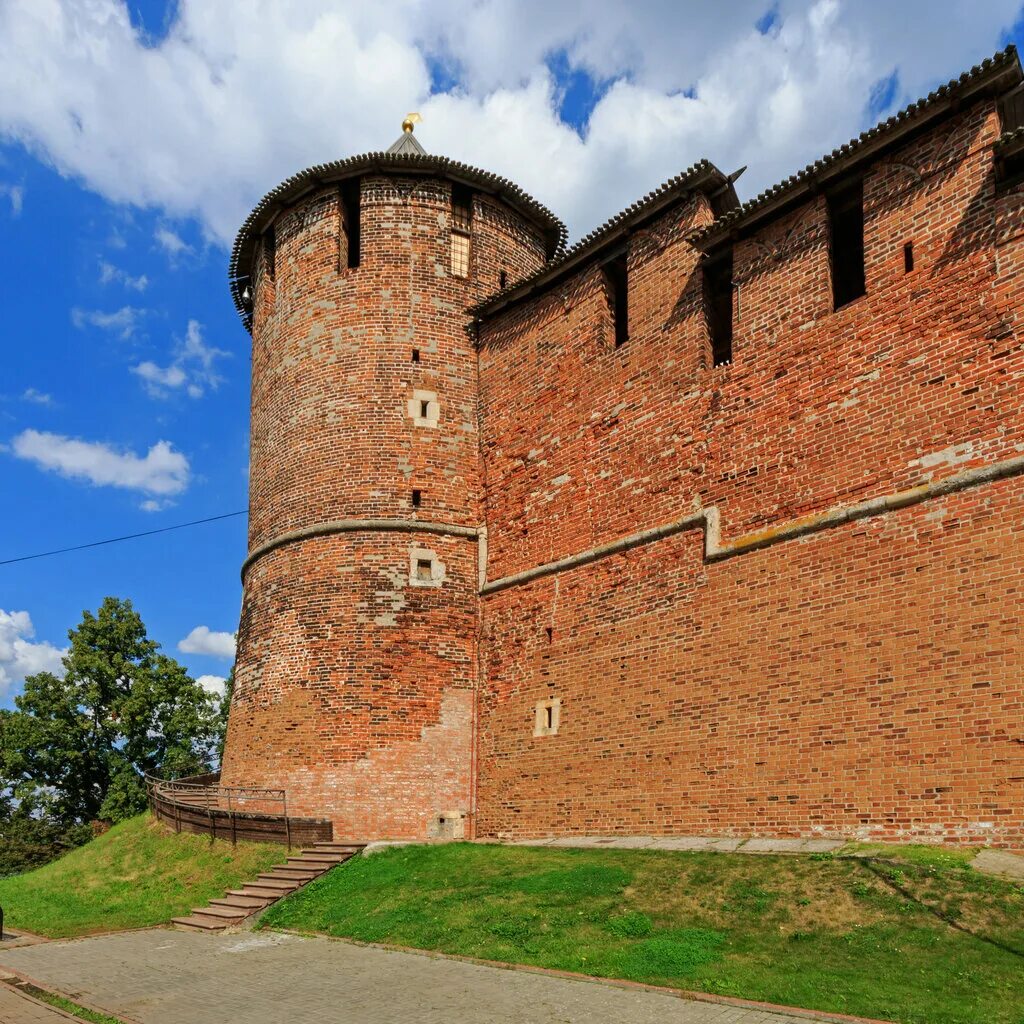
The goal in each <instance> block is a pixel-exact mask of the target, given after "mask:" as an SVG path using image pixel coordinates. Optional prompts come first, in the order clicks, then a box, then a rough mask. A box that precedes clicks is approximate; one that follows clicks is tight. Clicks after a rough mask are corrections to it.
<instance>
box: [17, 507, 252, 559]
mask: <svg viewBox="0 0 1024 1024" xmlns="http://www.w3.org/2000/svg"><path fill="white" fill-rule="evenodd" d="M247 511H248V510H247V509H243V510H242V511H241V512H225V513H224V514H223V515H220V516H210V517H209V518H208V519H193V520H192V522H190V523H178V524H177V525H176V526H162V527H160V529H158V530H144V531H143V532H142V533H126V534H125V535H124V536H123V537H110V538H109V539H107V540H94V541H91V542H90V543H88V544H75V545H73V546H72V547H69V548H55V549H54V550H53V551H39V552H37V553H36V554H34V555H22V556H21V557H20V558H6V559H4V560H3V561H0V565H13V564H14V563H15V562H30V561H31V560H32V559H33V558H49V557H50V556H51V555H63V554H67V552H69V551H84V550H85V549H86V548H99V547H102V546H103V545H104V544H120V542H121V541H123V540H136V539H138V538H139V537H152V536H153V535H154V534H157V533H170V532H171V530H184V529H185V528H186V527H188V526H201V525H202V524H203V523H215V522H217V520H219V519H231V518H232V517H233V516H244V515H245V514H246V512H247Z"/></svg>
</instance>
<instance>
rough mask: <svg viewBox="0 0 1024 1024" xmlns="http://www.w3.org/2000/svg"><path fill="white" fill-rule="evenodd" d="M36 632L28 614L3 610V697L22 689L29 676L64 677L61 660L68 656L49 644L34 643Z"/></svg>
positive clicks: (0, 689)
mask: <svg viewBox="0 0 1024 1024" xmlns="http://www.w3.org/2000/svg"><path fill="white" fill-rule="evenodd" d="M35 635H36V631H35V629H34V627H33V626H32V618H31V616H30V615H29V613H28V612H5V611H3V609H0V694H2V693H6V692H7V691H8V690H10V689H11V688H12V687H14V686H20V685H21V683H22V682H24V680H25V677H26V676H31V675H35V674H36V673H37V672H52V673H53V674H54V675H56V676H63V675H64V666H63V665H62V664H61V658H63V657H64V655H65V654H67V648H66V647H65V648H64V649H63V650H61V649H59V648H57V647H54V646H53V644H49V643H33V642H32V638H33V637H34V636H35Z"/></svg>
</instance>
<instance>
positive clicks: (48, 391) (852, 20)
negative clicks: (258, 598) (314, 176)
mask: <svg viewBox="0 0 1024 1024" xmlns="http://www.w3.org/2000/svg"><path fill="white" fill-rule="evenodd" d="M381 6H382V10H381V11H380V12H377V13H369V12H368V9H367V8H366V7H365V6H360V5H351V6H349V5H345V4H341V5H339V4H329V3H327V2H326V0H324V3H320V4H318V3H316V2H314V0H310V2H309V5H308V9H307V8H304V14H303V15H302V16H301V17H298V20H297V22H296V18H295V16H290V15H289V14H288V7H289V5H287V4H284V3H274V2H273V0H253V3H247V4H246V5H239V6H238V8H237V17H232V18H225V17H224V14H223V11H224V6H223V5H206V6H205V7H204V6H203V5H201V4H198V3H196V2H189V3H186V2H185V0H182V2H181V4H176V3H170V4H169V3H165V2H162V0H145V2H140V0H133V2H132V3H131V6H130V7H126V6H125V5H124V4H123V3H121V2H120V0H100V2H99V3H98V4H97V5H94V9H93V11H92V14H91V15H90V16H89V17H86V16H84V15H82V14H81V11H80V10H76V8H75V5H74V4H73V3H71V0H8V3H7V4H5V5H4V6H3V9H2V10H0V68H2V70H0V235H2V238H3V242H4V244H3V245H2V246H0V272H2V280H3V281H4V283H5V287H4V292H3V295H4V314H5V315H4V318H3V326H2V331H3V339H4V345H3V353H4V362H3V373H2V376H0V494H3V495H4V498H5V499H6V500H4V501H2V502H0V560H3V559H8V558H17V557H19V556H22V555H28V554H32V553H33V552H36V551H45V550H49V549H52V548H57V547H64V546H68V545H74V544H78V543H85V542H90V541H94V540H101V539H104V538H107V537H112V536H117V535H122V534H128V533H134V532H139V531H144V530H150V529H158V528H161V527H165V526H169V525H173V524H175V523H180V522H186V521H189V520H195V519H201V518H205V517H208V516H216V515H221V514H224V513H229V512H235V511H237V510H242V509H244V508H245V506H246V500H247V498H246V493H247V488H246V470H247V457H248V456H247V443H248V373H249V338H248V335H247V334H246V333H245V331H244V330H243V329H242V327H241V326H240V324H239V323H238V320H237V318H236V316H235V313H234V310H233V308H232V306H231V303H230V300H229V297H228V291H227V288H226V283H225V281H226V278H225V274H226V264H227V251H228V246H229V244H230V239H231V236H232V234H233V232H234V230H235V229H236V228H237V226H238V224H239V223H240V222H241V219H242V217H243V216H244V214H245V212H247V210H248V209H249V208H250V207H251V205H252V204H253V203H254V202H255V201H256V200H258V198H259V197H260V195H261V194H262V193H263V192H264V191H266V190H267V189H268V188H270V187H272V186H273V185H274V184H276V182H277V180H279V179H280V178H282V177H284V176H286V175H287V174H289V173H291V172H293V171H295V170H298V169H299V168H301V167H303V166H305V165H307V164H309V163H312V162H315V161H318V160H322V159H331V158H334V157H339V156H343V155H346V154H349V153H352V152H362V151H365V150H367V149H371V148H372V149H377V148H383V147H384V146H386V145H387V144H388V143H390V142H391V141H392V138H393V137H394V136H395V135H397V134H398V130H399V123H400V120H401V117H402V115H403V114H404V113H405V112H406V110H412V109H420V110H422V111H423V112H424V123H423V125H422V126H421V127H420V129H418V134H419V136H420V138H421V141H423V143H424V144H425V145H426V146H427V148H428V150H431V151H435V152H445V153H448V154H450V155H452V156H456V157H459V158H462V159H467V160H469V161H470V162H473V163H476V164H478V165H482V166H485V167H489V168H491V169H493V170H496V171H499V172H500V173H504V174H507V175H508V176H510V177H512V178H514V179H515V180H517V181H519V182H520V183H521V184H523V185H524V187H526V188H528V189H529V190H530V191H532V192H533V193H534V194H535V195H537V196H538V198H540V199H541V200H542V201H545V202H547V203H548V204H549V205H550V206H552V208H554V209H555V211H556V212H557V213H559V214H560V215H562V216H563V217H564V218H565V219H566V220H567V221H568V223H569V225H570V229H571V233H572V235H573V236H574V237H576V236H578V235H579V234H581V233H583V232H585V231H586V230H588V229H589V228H590V227H592V226H594V225H596V224H597V223H599V222H600V221H601V220H603V219H604V218H605V217H607V216H609V215H610V214H612V213H614V212H615V211H616V210H617V209H619V208H621V207H622V206H623V205H625V204H626V203H628V202H630V201H631V200H632V199H634V198H636V197H638V196H640V195H642V194H643V193H644V192H646V191H648V190H649V189H650V188H652V187H653V186H655V185H657V184H658V183H659V182H660V181H661V180H663V179H665V178H666V177H668V176H670V175H671V174H674V173H675V172H676V171H678V170H680V169H681V168H682V167H684V166H687V165H688V164H690V163H692V162H693V161H694V160H696V159H698V158H699V157H701V156H707V157H709V158H710V159H712V160H715V161H716V162H717V163H719V164H720V166H722V167H723V169H726V170H732V169H733V168H734V167H735V166H739V165H740V164H744V163H746V164H749V165H750V167H751V170H750V171H749V172H748V174H747V176H746V177H745V178H744V180H743V183H742V184H743V186H744V188H743V193H744V195H750V194H752V193H753V192H755V191H757V190H759V189H760V188H762V187H765V186H767V185H769V184H771V183H772V182H773V181H775V180H778V179H779V178H781V177H783V176H785V175H786V174H788V173H791V172H792V171H793V170H795V169H797V168H799V167H800V166H802V165H803V164H804V163H806V162H807V161H809V160H811V159H813V158H814V157H816V156H817V155H819V154H820V153H822V152H825V151H826V150H827V149H830V148H832V146H834V145H837V144H839V143H841V142H843V141H845V140H846V139H848V138H849V137H851V136H852V135H854V134H856V133H857V132H859V131H860V130H862V129H863V128H864V127H866V126H867V125H869V124H870V123H873V122H874V121H875V120H877V119H878V118H880V117H883V116H886V115H887V114H888V113H891V112H892V111H893V110H895V109H897V108H898V107H900V106H902V105H904V104H905V103H907V102H909V101H911V100H913V99H916V98H917V97H918V96H919V95H921V94H923V93H924V92H926V91H927V90H928V89H930V88H933V87H934V86H935V85H936V84H938V83H939V82H942V81H945V80H947V79H948V78H950V77H952V76H953V75H955V74H958V73H959V72H960V71H962V70H964V69H966V68H967V67H969V66H971V65H972V64H974V63H975V62H977V61H978V60H980V59H982V58H983V57H985V56H988V55H990V54H991V53H992V52H994V51H995V50H996V49H998V48H1000V47H1001V46H1002V45H1005V43H1006V42H1009V41H1015V40H1018V39H1022V38H1024V17H1022V10H1021V4H1020V3H1017V2H1005V3H996V2H993V3H992V4H991V10H989V9H988V5H986V11H985V12H984V14H981V13H977V11H976V10H975V9H974V7H972V6H971V5H968V4H965V3H947V4H944V3H934V4H919V5H917V6H920V8H921V11H920V16H919V17H915V16H914V15H913V14H912V13H907V12H906V11H904V13H903V15H902V16H900V15H899V14H897V13H893V12H892V11H890V10H889V7H891V6H892V5H885V4H881V3H874V2H865V3H860V4H857V5H852V4H842V3H839V2H838V0H817V2H806V3H802V2H796V0H794V2H792V3H780V4H774V5H773V4H765V3H750V4H748V3H738V4H737V5H735V11H732V10H730V13H729V14H728V15H725V14H723V13H722V12H721V11H720V10H719V8H718V6H716V5H714V4H710V3H694V4H689V5H680V4H669V5H665V4H658V3H650V4H643V3H641V4H624V3H613V2H611V0H595V7H594V8H593V9H592V10H591V13H592V15H593V17H592V18H591V20H590V21H587V22H583V21H579V20H578V14H576V13H569V12H567V11H563V10H562V9H561V8H560V7H557V6H556V7H554V8H552V7H551V5H544V4H540V3H533V2H532V0H530V2H524V3H523V4H522V5H518V6H517V5H510V4H508V3H498V2H497V0H493V2H491V0H487V2H484V3H479V4H469V3H468V0H450V2H449V0H438V2H437V3H435V4H431V5H426V4H419V3H411V2H410V3H399V2H397V0H396V2H395V3H393V4H384V5H381ZM909 6H911V7H913V6H914V5H913V4H911V5H909ZM214 7H216V8H217V9H218V11H220V12H221V14H220V15H219V18H218V16H217V15H216V14H215V13H213V12H212V8H214ZM510 7H512V8H514V10H512V12H511V13H510V10H509V8H510ZM44 8H45V10H44ZM313 8H319V13H318V14H317V13H316V12H313ZM597 8H607V9H608V10H607V11H604V12H603V13H602V12H601V11H598V10H597ZM292 10H294V7H293V8H292ZM97 11H99V12H100V14H102V15H103V16H102V17H100V15H99V14H97V13H96V12H97ZM397 11H401V12H402V13H401V16H400V17H399V16H398V15H397V14H396V12H397ZM40 12H42V14H41V13H40ZM311 12H312V13H311ZM43 15H45V17H43ZM925 15H927V17H925ZM375 19H376V20H375ZM55 21H56V22H59V23H60V24H61V26H62V28H61V31H60V32H57V31H56V30H52V28H51V26H52V24H53V23H54V22H55ZM605 23H608V24H609V25H611V26H612V28H610V29H607V30H605V29H600V30H599V27H596V26H601V25H604V24H605ZM396 24H401V26H402V28H401V30H400V31H399V30H398V29H396V28H395V25H396ZM325 40H327V41H328V42H329V45H326V44H325V43H324V41H325ZM100 43H102V44H103V45H99V44H100ZM69 48H71V49H69ZM83 54H84V56H83ZM339 55H340V56H339ZM55 68H59V69H60V72H61V73H60V74H59V75H57V74H56V73H55V71H54V69H55ZM245 552H246V542H245V518H244V516H240V517H235V518H232V519H226V520H223V521H220V522H217V523H211V524H208V525H204V526H198V527H194V528H191V529H188V530H182V531H178V532H171V533H165V534H162V535H160V536H156V537H151V538H146V539H141V540H135V541H129V542H126V543H123V544H117V545H110V546H106V547H100V548H95V549H92V550H88V551H81V552H75V553H71V554H66V555H61V556H56V557H53V558H47V559H40V560H36V561H27V562H21V563H17V564H13V565H3V566H0V706H3V705H4V704H5V703H9V702H10V699H11V698H12V696H13V695H14V694H15V693H16V692H17V691H18V688H19V686H20V680H21V676H22V674H23V673H24V672H25V671H29V670H33V669H39V668H42V667H50V666H52V665H53V664H55V659H56V650H57V649H58V648H60V647H62V646H63V645H64V643H65V635H66V632H67V630H68V629H69V628H70V627H71V626H73V625H74V624H76V623H77V622H78V620H79V618H80V615H81V612H82V610H83V609H84V608H95V607H96V606H97V605H98V604H99V602H100V601H101V600H102V598H103V597H104V596H106V595H108V594H113V595H118V596H121V597H129V598H131V599H132V601H133V602H134V603H135V604H136V606H137V607H138V609H139V610H140V612H141V613H142V615H143V617H144V619H145V621H146V623H147V625H148V627H149V630H150V634H151V636H152V637H153V638H154V639H156V640H158V641H159V642H160V643H162V644H163V645H164V647H165V649H167V650H168V652H169V653H172V654H174V655H175V656H177V657H179V658H181V660H182V661H184V663H185V664H186V665H188V667H189V668H190V670H191V671H192V672H193V673H194V674H196V675H197V676H208V677H217V676H223V675H225V674H226V673H227V669H228V667H229V665H230V657H229V655H228V653H227V646H226V644H225V642H224V637H220V638H219V641H217V642H214V643H212V644H211V643H210V642H205V643H204V642H202V641H200V642H199V643H198V644H195V643H194V644H192V645H186V646H191V647H192V648H193V652H191V653H189V652H182V651H180V650H179V649H178V643H179V642H180V641H181V640H182V639H183V638H185V637H186V636H187V635H188V634H190V633H191V632H192V631H193V630H194V629H196V628H197V627H206V628H207V629H209V630H210V631H213V633H215V634H217V633H231V632H233V631H234V630H235V629H236V628H237V620H238V612H239V606H240V601H241V590H240V583H239V576H238V571H239V566H240V565H241V562H242V560H243V558H244V557H245ZM15 613H18V614H15ZM29 621H30V622H31V629H30V628H29V625H28V622H29ZM215 639H216V638H215ZM202 649H211V650H212V649H216V650H218V651H219V652H220V653H219V654H209V653H206V654H204V653H194V651H195V650H202ZM211 685H212V684H211Z"/></svg>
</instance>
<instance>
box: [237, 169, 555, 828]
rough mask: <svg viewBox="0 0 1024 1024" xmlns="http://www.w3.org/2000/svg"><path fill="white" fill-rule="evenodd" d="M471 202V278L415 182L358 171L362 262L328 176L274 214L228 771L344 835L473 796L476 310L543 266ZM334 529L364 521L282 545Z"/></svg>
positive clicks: (406, 822)
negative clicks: (284, 796) (457, 268)
mask: <svg viewBox="0 0 1024 1024" xmlns="http://www.w3.org/2000/svg"><path fill="white" fill-rule="evenodd" d="M473 204H474V205H473V248H472V268H471V270H472V273H471V276H470V277H469V278H468V279H463V278H457V277H454V276H453V275H452V273H451V267H450V246H451V212H452V197H451V186H450V185H449V183H448V182H447V181H445V180H441V179H437V178H423V177H403V176H401V175H379V176H367V177H364V178H363V179H362V184H361V215H360V224H361V247H360V250H361V256H360V261H359V266H358V267H355V268H349V266H348V252H347V236H346V232H345V230H344V224H343V219H344V207H343V203H342V200H341V196H340V193H339V191H338V189H336V188H333V187H332V188H323V189H320V190H318V191H314V192H313V193H312V194H311V195H309V196H308V197H306V198H304V199H303V200H302V201H301V202H299V203H298V204H297V205H295V206H292V207H291V208H289V209H287V210H285V211H284V212H282V213H281V214H280V215H278V217H277V218H276V220H275V222H274V233H273V245H272V246H271V245H270V244H269V243H267V244H264V245H263V246H262V248H261V250H260V253H259V256H258V258H257V265H256V267H255V271H254V281H253V289H254V293H255V295H254V315H253V320H254V323H253V365H252V377H253V387H252V441H251V469H250V484H251V486H250V491H251V496H250V537H249V547H250V552H251V553H254V554H251V555H250V560H249V562H248V563H247V567H246V569H245V573H244V598H243V609H242V617H241V625H240V630H239V636H238V656H237V665H236V690H235V697H234V701H233V704H232V708H231V715H230V723H229V732H228V739H227V746H226V751H225V758H224V765H223V774H222V777H223V782H224V783H225V784H227V785H245V784H249V785H259V786H277V787H284V788H285V789H286V790H287V793H288V801H289V811H290V812H291V813H293V814H311V815H317V816H328V817H331V818H332V819H333V820H334V822H335V834H336V835H338V836H354V837H358V838H361V839H370V838H374V837H379V836H386V837H391V838H424V837H426V836H428V835H430V834H434V833H436V832H438V831H443V826H442V825H440V819H441V818H447V819H448V821H449V823H450V821H451V818H452V817H453V815H454V816H456V817H460V816H461V815H462V814H465V813H466V812H467V810H468V808H469V804H470V786H471V782H470V780H471V762H472V756H473V737H472V733H473V718H474V694H475V688H476V684H477V647H476V640H477V600H478V598H477V586H478V551H477V541H476V539H475V536H474V534H475V529H476V527H477V525H478V524H479V522H480V518H481V501H482V494H481V480H480V474H479V458H478V436H477V380H476V357H475V353H474V350H473V345H472V342H471V340H470V338H469V336H468V335H467V333H466V331H465V319H466V318H465V314H464V310H465V308H466V306H467V305H469V304H471V303H472V302H474V301H477V300H479V299H480V298H482V297H483V296H484V295H485V294H488V293H490V292H493V291H495V290H496V289H497V287H498V280H499V277H498V275H499V273H500V272H501V271H505V272H506V273H507V275H508V279H509V281H515V280H517V279H519V278H521V277H522V276H524V275H526V274H528V273H530V272H532V271H533V270H535V269H536V268H537V267H539V266H540V265H541V264H542V262H543V259H544V250H543V244H542V241H541V238H540V235H539V232H538V231H537V230H536V229H535V228H533V227H532V226H530V225H529V224H528V223H527V222H526V221H525V220H524V219H523V218H522V217H521V216H520V215H519V214H518V213H516V212H515V211H514V210H512V209H511V208H509V207H507V206H505V205H504V204H503V203H500V202H498V201H496V200H494V199H491V198H489V197H487V196H485V195H482V194H479V193H478V194H477V195H476V196H475V197H474V200H473ZM414 349H415V350H416V351H417V352H418V361H417V362H414V361H413V350H414ZM421 401H427V402H428V409H427V413H428V415H427V417H426V420H425V421H424V417H422V416H421V415H420V412H421V411H422V410H421V408H420V403H421ZM435 421H436V422H435ZM414 489H416V490H418V491H420V493H421V504H420V506H419V507H414V506H413V504H412V492H413V490H414ZM365 520H388V521H389V523H391V524H392V525H395V524H396V522H397V523H399V524H403V525H402V528H401V529H390V530H384V529H380V528H379V524H378V526H374V525H373V524H372V523H371V524H369V525H367V524H366V523H365V522H363V523H362V525H360V523H359V522H355V523H354V522H353V521H365ZM339 522H344V523H347V524H348V525H349V527H355V528H350V529H348V530H344V531H342V530H340V529H339V528H338V527H337V526H334V527H331V528H330V530H329V532H324V533H322V535H317V536H306V537H304V538H302V539H297V540H292V541H291V542H289V543H285V544H280V545H277V546H274V545H275V541H277V540H278V539H280V538H281V537H282V536H283V535H286V534H289V533H293V532H296V531H299V532H301V531H307V532H308V531H310V530H314V531H315V530H316V529H317V528H322V527H323V526H324V524H338V523H339ZM431 528H434V529H435V530H440V531H441V532H431ZM459 531H462V534H468V535H462V534H460V532H459ZM421 562H426V563H427V564H428V568H427V576H428V578H425V579H420V578H418V573H419V572H420V570H419V568H418V566H419V563H421Z"/></svg>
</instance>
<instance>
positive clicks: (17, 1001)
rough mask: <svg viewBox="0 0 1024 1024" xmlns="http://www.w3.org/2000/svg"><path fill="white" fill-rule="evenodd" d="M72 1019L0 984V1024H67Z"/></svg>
mask: <svg viewBox="0 0 1024 1024" xmlns="http://www.w3.org/2000/svg"><path fill="white" fill-rule="evenodd" d="M73 1019H74V1018H72V1017H69V1016H68V1015H67V1014H65V1013H61V1012H60V1011H59V1010H55V1009H53V1007H52V1006H45V1005H43V1004H42V1003H39V1002H37V1001H36V1000H35V999H29V998H28V996H23V995H22V994H21V993H20V992H15V990H14V989H13V988H8V987H7V986H6V985H3V984H0V1024H68V1021H70V1020H73Z"/></svg>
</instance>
